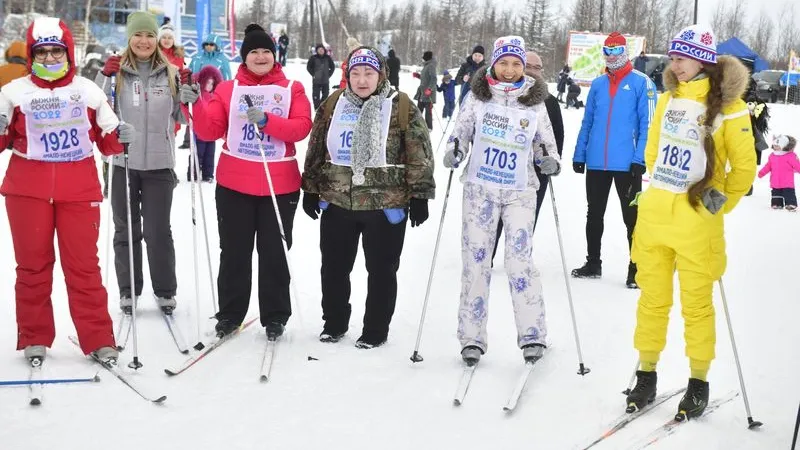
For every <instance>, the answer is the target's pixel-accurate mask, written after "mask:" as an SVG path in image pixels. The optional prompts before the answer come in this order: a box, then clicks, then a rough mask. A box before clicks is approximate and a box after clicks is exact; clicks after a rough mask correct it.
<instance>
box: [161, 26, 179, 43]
mask: <svg viewBox="0 0 800 450" xmlns="http://www.w3.org/2000/svg"><path fill="white" fill-rule="evenodd" d="M166 35H170V36H172V37H173V38H174V37H175V28H172V25H170V24H165V25H161V28H159V29H158V40H161V38H162V37H164V36H166Z"/></svg>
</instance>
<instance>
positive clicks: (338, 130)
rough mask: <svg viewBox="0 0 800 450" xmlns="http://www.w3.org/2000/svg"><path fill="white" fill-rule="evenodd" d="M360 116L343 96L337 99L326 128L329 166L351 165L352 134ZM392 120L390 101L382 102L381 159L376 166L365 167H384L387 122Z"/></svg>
mask: <svg viewBox="0 0 800 450" xmlns="http://www.w3.org/2000/svg"><path fill="white" fill-rule="evenodd" d="M360 116H361V108H359V107H358V106H356V105H354V104H353V103H351V102H350V100H348V99H347V97H345V96H344V95H342V96H341V97H339V100H338V101H337V102H336V108H335V109H334V110H333V115H332V116H331V124H330V127H329V128H328V136H327V140H326V143H327V147H328V154H329V155H330V158H331V164H334V165H337V166H346V167H350V166H351V165H352V149H353V132H354V130H355V127H356V123H358V118H359V117H360ZM391 118H392V99H391V98H387V99H384V100H383V104H382V105H381V157H380V161H379V162H378V164H377V165H368V166H367V167H382V166H385V165H386V140H387V138H388V136H389V122H390V121H391Z"/></svg>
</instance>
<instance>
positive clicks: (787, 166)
mask: <svg viewBox="0 0 800 450" xmlns="http://www.w3.org/2000/svg"><path fill="white" fill-rule="evenodd" d="M796 145H797V140H796V139H795V138H793V137H791V136H785V135H778V136H775V138H774V139H773V140H772V154H771V155H769V161H767V164H766V165H765V166H764V167H763V168H762V169H761V171H760V172H758V178H762V177H763V176H764V175H766V174H768V173H769V174H771V175H770V177H769V186H770V187H771V188H772V209H783V208H786V210H787V211H796V210H797V195H795V192H794V174H795V172H797V173H800V160H798V159H797V155H796V154H795V153H794V148H795V146H796Z"/></svg>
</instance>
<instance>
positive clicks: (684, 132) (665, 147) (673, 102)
mask: <svg viewBox="0 0 800 450" xmlns="http://www.w3.org/2000/svg"><path fill="white" fill-rule="evenodd" d="M705 113H706V105H704V104H702V103H699V102H696V101H694V100H688V99H683V98H673V99H670V101H669V104H667V108H666V111H665V112H664V117H663V119H662V120H661V136H660V139H659V141H658V157H657V158H656V163H655V166H654V167H653V176H652V177H651V178H650V185H651V186H654V187H657V188H659V189H664V190H666V191H671V192H674V193H676V194H684V193H686V192H688V191H689V187H691V186H692V185H693V184H695V183H697V182H698V181H700V180H702V179H703V176H704V175H705V171H706V152H705V148H704V145H703V123H704V122H705Z"/></svg>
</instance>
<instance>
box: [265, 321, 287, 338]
mask: <svg viewBox="0 0 800 450" xmlns="http://www.w3.org/2000/svg"><path fill="white" fill-rule="evenodd" d="M285 328H286V326H285V325H284V324H282V323H280V322H268V323H267V324H266V325H265V326H264V329H265V330H266V332H267V340H270V341H274V340H277V339H278V338H279V337H281V336H283V330H284V329H285Z"/></svg>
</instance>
